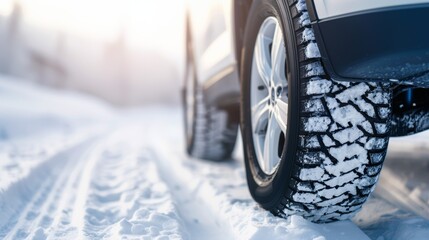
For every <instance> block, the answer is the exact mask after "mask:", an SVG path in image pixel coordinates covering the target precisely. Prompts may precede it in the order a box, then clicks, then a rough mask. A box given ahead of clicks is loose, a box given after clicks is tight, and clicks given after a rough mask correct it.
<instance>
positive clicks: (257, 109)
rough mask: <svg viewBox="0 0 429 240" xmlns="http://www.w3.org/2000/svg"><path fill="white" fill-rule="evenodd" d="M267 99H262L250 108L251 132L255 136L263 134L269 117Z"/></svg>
mask: <svg viewBox="0 0 429 240" xmlns="http://www.w3.org/2000/svg"><path fill="white" fill-rule="evenodd" d="M268 101H269V98H268V97H266V98H264V99H262V100H261V101H260V102H259V103H257V104H256V105H255V106H254V107H253V108H252V116H253V131H254V133H256V134H264V133H265V130H266V126H267V122H268V117H269V107H268Z"/></svg>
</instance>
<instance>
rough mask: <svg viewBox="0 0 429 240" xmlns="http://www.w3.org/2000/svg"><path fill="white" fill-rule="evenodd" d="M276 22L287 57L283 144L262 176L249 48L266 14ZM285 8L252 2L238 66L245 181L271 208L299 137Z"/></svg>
mask: <svg viewBox="0 0 429 240" xmlns="http://www.w3.org/2000/svg"><path fill="white" fill-rule="evenodd" d="M272 16H273V17H276V18H277V20H278V21H279V23H280V25H281V28H282V31H283V38H284V40H285V47H286V56H287V61H286V62H287V63H286V65H287V67H286V73H287V79H288V85H289V90H288V91H289V92H288V94H289V96H288V101H289V102H288V103H289V105H288V128H287V133H286V136H285V147H284V149H283V154H282V157H281V161H280V164H279V166H278V168H277V170H276V171H275V172H274V173H273V174H272V175H266V174H265V173H264V172H263V171H262V170H261V168H260V167H259V163H258V160H257V156H256V153H255V148H254V142H253V134H252V127H251V126H252V125H251V106H250V85H251V84H250V82H251V81H250V79H251V69H252V61H253V51H254V46H255V42H256V37H257V34H258V32H259V29H260V26H261V25H262V23H263V22H264V20H265V19H266V18H268V17H272ZM290 16H291V15H290V12H289V8H288V7H287V6H285V3H283V1H281V0H262V1H254V2H253V5H252V7H251V10H250V13H249V18H248V20H247V24H246V29H245V34H244V44H243V54H242V66H241V76H240V78H241V91H242V99H241V131H242V137H243V147H244V156H245V167H246V175H247V182H248V187H249V190H250V193H251V195H252V197H253V198H254V199H255V200H256V201H257V202H258V203H259V204H261V206H262V207H264V208H266V209H273V208H275V207H276V206H277V205H278V204H279V201H281V199H282V198H283V197H284V196H285V195H286V194H287V190H288V185H289V183H290V181H291V179H292V176H293V172H294V168H295V159H296V157H297V156H296V154H297V152H298V151H297V148H298V139H299V127H300V121H299V94H300V88H299V86H300V82H299V79H300V77H299V63H298V53H297V47H296V37H295V31H294V28H293V25H292V19H291V17H290Z"/></svg>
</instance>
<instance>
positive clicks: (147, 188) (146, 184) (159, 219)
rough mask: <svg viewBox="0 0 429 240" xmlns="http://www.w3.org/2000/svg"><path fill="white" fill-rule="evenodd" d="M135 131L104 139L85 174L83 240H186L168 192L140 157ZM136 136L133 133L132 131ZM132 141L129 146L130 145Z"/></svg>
mask: <svg viewBox="0 0 429 240" xmlns="http://www.w3.org/2000/svg"><path fill="white" fill-rule="evenodd" d="M134 130H135V129H131V130H130V129H127V128H126V129H122V130H120V131H117V132H116V133H114V134H112V136H110V137H109V139H107V140H106V143H105V146H104V147H103V151H102V152H101V154H100V155H99V156H97V157H98V160H97V164H96V165H95V169H94V171H93V172H92V174H91V181H90V185H89V188H88V197H87V201H86V204H85V207H84V208H83V209H84V211H85V214H84V216H82V218H79V219H81V220H83V221H84V227H83V231H82V232H81V234H83V236H85V237H87V238H89V239H100V238H108V239H121V238H127V239H134V238H139V239H141V238H162V237H169V238H172V239H183V238H185V239H186V236H187V234H186V232H185V230H184V228H183V226H182V222H181V219H180V217H179V216H178V214H177V211H176V206H175V205H174V203H173V201H172V197H171V195H170V192H169V189H168V188H167V186H166V185H165V184H164V183H163V182H162V181H161V179H160V178H159V176H158V174H157V172H158V170H157V167H156V165H155V164H154V163H153V161H152V160H151V159H148V158H147V157H146V156H145V155H144V154H143V155H142V154H141V146H140V144H138V141H133V140H131V139H138V137H140V136H136V135H135V134H136V131H134ZM137 132H138V131H137ZM133 142H134V144H133Z"/></svg>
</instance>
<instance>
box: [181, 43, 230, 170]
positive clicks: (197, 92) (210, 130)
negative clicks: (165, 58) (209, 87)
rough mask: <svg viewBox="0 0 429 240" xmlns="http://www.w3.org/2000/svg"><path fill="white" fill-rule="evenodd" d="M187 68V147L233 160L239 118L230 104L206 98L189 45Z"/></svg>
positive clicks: (197, 153)
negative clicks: (221, 105) (230, 109)
mask: <svg viewBox="0 0 429 240" xmlns="http://www.w3.org/2000/svg"><path fill="white" fill-rule="evenodd" d="M186 69H187V70H186V76H185V88H184V90H183V105H184V106H183V109H184V123H185V137H186V150H187V152H188V154H189V155H191V156H193V157H196V158H203V159H207V160H212V161H223V160H230V159H231V154H232V151H233V150H234V145H235V142H236V139H237V133H238V121H237V120H235V119H232V114H229V111H228V108H227V107H225V108H221V107H217V106H211V105H209V104H207V103H206V102H205V100H204V94H203V90H202V88H201V87H200V86H199V85H198V81H197V79H196V73H195V68H194V62H193V58H192V50H191V49H190V46H189V45H188V60H187V68H186Z"/></svg>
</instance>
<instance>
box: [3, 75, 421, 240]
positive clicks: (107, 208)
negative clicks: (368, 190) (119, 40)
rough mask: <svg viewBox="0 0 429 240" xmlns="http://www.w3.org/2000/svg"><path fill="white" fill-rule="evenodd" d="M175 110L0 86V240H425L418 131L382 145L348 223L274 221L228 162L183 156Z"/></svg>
mask: <svg viewBox="0 0 429 240" xmlns="http://www.w3.org/2000/svg"><path fill="white" fill-rule="evenodd" d="M181 121H182V116H181V112H180V109H178V108H173V107H170V108H168V107H156V106H153V107H146V108H143V109H134V110H118V109H113V108H111V107H109V106H107V105H104V104H103V103H101V102H98V101H97V100H95V99H92V98H89V97H87V96H83V95H79V94H76V93H68V92H59V91H54V90H48V89H43V88H41V87H38V86H35V85H31V84H28V83H21V82H19V81H14V82H12V81H9V80H6V79H5V78H4V77H0V239H101V238H107V239H152V238H156V239H166V238H170V239H317V240H322V239H347V240H350V239H377V240H383V239H427V236H429V220H428V219H429V175H428V174H427V173H428V172H429V133H423V134H419V135H416V136H413V137H408V138H399V139H394V140H392V142H391V145H390V146H391V150H390V151H389V156H388V158H387V160H386V164H385V168H384V169H383V172H382V176H381V179H380V184H379V185H378V186H377V189H376V191H375V193H374V194H373V195H372V197H371V199H370V200H369V202H368V203H367V204H366V205H365V206H364V208H363V210H362V211H361V212H360V213H359V214H358V215H357V216H356V217H355V218H354V219H353V220H352V221H344V222H337V223H331V224H320V225H319V224H314V223H311V222H308V221H306V220H304V219H303V218H301V217H296V216H292V217H290V218H288V219H281V218H277V217H274V216H273V215H271V214H270V213H268V212H266V211H265V210H263V209H261V208H260V207H259V206H258V205H257V204H255V202H254V201H253V200H252V199H251V197H250V195H249V193H248V191H247V186H246V181H245V176H244V175H245V174H244V167H243V157H242V154H241V152H240V149H239V148H238V149H237V151H236V157H235V159H234V160H232V161H230V162H224V163H210V162H204V161H202V160H199V159H192V158H189V157H187V156H186V155H185V154H184V151H183V149H184V147H183V144H184V143H183V136H182V128H181V126H182V123H181Z"/></svg>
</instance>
